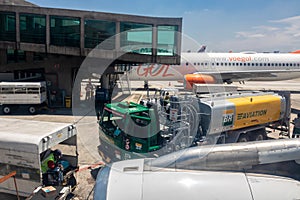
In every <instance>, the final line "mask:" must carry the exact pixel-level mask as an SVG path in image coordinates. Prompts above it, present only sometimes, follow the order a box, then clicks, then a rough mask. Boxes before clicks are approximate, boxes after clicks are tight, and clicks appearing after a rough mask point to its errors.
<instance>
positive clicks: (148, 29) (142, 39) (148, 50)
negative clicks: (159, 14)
mask: <svg viewBox="0 0 300 200" xmlns="http://www.w3.org/2000/svg"><path fill="white" fill-rule="evenodd" d="M120 32H121V44H120V46H121V49H122V50H123V51H126V52H133V53H139V54H148V55H152V25H149V24H137V23H131V22H121V23H120Z"/></svg>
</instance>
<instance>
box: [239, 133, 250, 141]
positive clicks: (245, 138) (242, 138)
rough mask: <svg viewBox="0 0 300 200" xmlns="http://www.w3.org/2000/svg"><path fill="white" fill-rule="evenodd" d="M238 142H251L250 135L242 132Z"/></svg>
mask: <svg viewBox="0 0 300 200" xmlns="http://www.w3.org/2000/svg"><path fill="white" fill-rule="evenodd" d="M237 142H249V137H248V136H247V135H246V134H241V135H240V137H239V139H238V141H237Z"/></svg>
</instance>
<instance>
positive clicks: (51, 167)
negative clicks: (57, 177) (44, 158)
mask: <svg viewBox="0 0 300 200" xmlns="http://www.w3.org/2000/svg"><path fill="white" fill-rule="evenodd" d="M47 165H48V168H49V169H54V168H55V163H54V161H53V160H49V161H48V162H47Z"/></svg>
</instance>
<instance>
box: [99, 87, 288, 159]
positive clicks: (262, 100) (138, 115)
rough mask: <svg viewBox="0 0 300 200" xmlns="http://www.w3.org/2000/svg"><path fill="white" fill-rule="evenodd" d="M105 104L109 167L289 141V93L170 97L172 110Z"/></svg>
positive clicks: (102, 129)
mask: <svg viewBox="0 0 300 200" xmlns="http://www.w3.org/2000/svg"><path fill="white" fill-rule="evenodd" d="M159 104H160V103H159V102H157V103H151V102H148V103H147V104H146V106H144V105H141V104H137V103H133V102H115V103H111V104H106V105H105V107H104V111H103V114H102V116H101V117H100V118H99V121H98V123H99V139H100V145H99V146H98V151H99V153H100V155H101V156H102V157H103V158H104V160H106V161H107V162H111V161H118V160H124V159H132V158H140V157H159V156H161V155H164V154H167V153H170V152H173V151H177V150H180V149H184V148H187V147H191V146H199V145H206V144H222V143H236V142H247V141H256V140H264V139H267V134H268V132H270V131H274V130H278V131H279V132H280V134H285V135H287V136H289V133H290V129H289V124H290V112H291V102H290V94H289V93H287V92H280V93H279V92H276V93H275V92H253V91H251V92H248V91H244V92H240V91H237V92H223V93H214V94H206V95H202V96H196V95H184V96H180V95H178V96H171V97H170V100H169V103H168V106H166V105H165V104H163V105H159Z"/></svg>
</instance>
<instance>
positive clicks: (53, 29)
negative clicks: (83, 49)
mask: <svg viewBox="0 0 300 200" xmlns="http://www.w3.org/2000/svg"><path fill="white" fill-rule="evenodd" d="M50 44H52V45H57V46H69V47H80V18H72V17H61V16H50Z"/></svg>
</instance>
